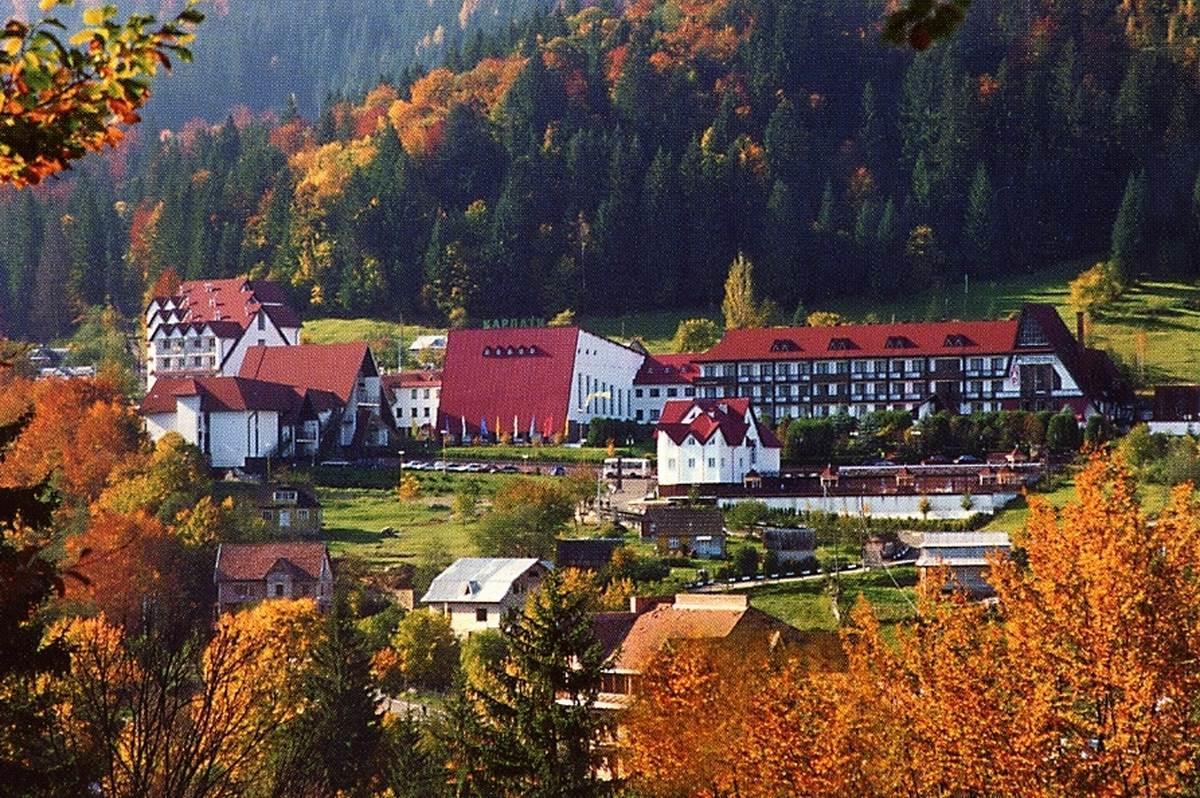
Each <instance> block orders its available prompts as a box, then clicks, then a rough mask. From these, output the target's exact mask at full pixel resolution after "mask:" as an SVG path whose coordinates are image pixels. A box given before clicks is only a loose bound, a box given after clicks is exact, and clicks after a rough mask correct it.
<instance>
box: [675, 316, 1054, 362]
mask: <svg viewBox="0 0 1200 798" xmlns="http://www.w3.org/2000/svg"><path fill="white" fill-rule="evenodd" d="M1051 310H1053V309H1051ZM1016 338H1017V321H1016V320H1015V319H1011V320H1006V321H939V322H909V323H902V324H844V325H838V326H834V327H758V328H754V329H749V330H728V331H726V333H725V335H724V337H722V338H721V340H720V341H719V342H718V343H717V344H716V346H714V347H713V348H712V349H710V350H708V351H707V352H705V353H703V354H700V355H696V356H695V357H694V358H693V359H694V360H695V362H697V363H716V362H729V361H739V360H797V359H813V360H819V359H842V358H847V357H854V358H862V357H930V356H937V355H946V356H955V357H962V356H963V355H971V354H979V355H987V354H1003V353H1006V352H1010V351H1012V349H1013V347H1014V344H1015V342H1016Z"/></svg>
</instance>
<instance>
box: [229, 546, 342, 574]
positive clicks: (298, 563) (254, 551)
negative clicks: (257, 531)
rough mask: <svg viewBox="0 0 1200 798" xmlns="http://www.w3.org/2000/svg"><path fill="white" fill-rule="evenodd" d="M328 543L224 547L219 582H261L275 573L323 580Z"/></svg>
mask: <svg viewBox="0 0 1200 798" xmlns="http://www.w3.org/2000/svg"><path fill="white" fill-rule="evenodd" d="M328 559H329V550H328V549H326V548H325V544H324V543H222V544H221V545H220V546H219V547H218V548H217V566H216V573H215V580H216V581H217V582H225V581H234V582H257V581H259V580H262V579H266V578H267V574H269V573H270V572H271V571H275V570H287V571H290V572H291V573H292V574H293V575H294V576H300V577H302V578H306V579H314V580H315V579H319V578H320V576H321V568H322V566H323V565H325V564H326V563H327V562H328Z"/></svg>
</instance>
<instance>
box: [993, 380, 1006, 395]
mask: <svg viewBox="0 0 1200 798" xmlns="http://www.w3.org/2000/svg"><path fill="white" fill-rule="evenodd" d="M1003 390H1004V382H1003V381H1002V380H992V393H993V394H997V393H1000V392H1001V391H1003Z"/></svg>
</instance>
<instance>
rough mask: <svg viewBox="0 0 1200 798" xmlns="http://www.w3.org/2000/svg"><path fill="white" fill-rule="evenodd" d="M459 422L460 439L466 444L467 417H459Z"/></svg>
mask: <svg viewBox="0 0 1200 798" xmlns="http://www.w3.org/2000/svg"><path fill="white" fill-rule="evenodd" d="M459 420H460V421H462V439H463V443H466V442H467V417H466V416H461V417H460V418H459Z"/></svg>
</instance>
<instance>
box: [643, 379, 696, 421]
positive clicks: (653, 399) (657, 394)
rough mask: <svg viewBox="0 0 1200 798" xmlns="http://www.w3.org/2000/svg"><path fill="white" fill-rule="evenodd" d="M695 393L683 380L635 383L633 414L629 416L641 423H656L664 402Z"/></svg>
mask: <svg viewBox="0 0 1200 798" xmlns="http://www.w3.org/2000/svg"><path fill="white" fill-rule="evenodd" d="M638 391H641V392H642V395H641V396H638V395H637V393H638ZM695 395H696V390H695V388H693V387H692V386H691V385H690V384H688V383H685V382H681V383H677V384H673V385H635V386H633V406H632V409H633V415H632V416H630V418H632V419H633V420H634V421H639V422H641V423H643V424H656V423H658V417H659V415H660V414H661V413H662V407H663V404H664V403H665V402H667V401H669V400H671V399H691V398H692V397H694V396H695ZM638 411H641V414H642V415H641V418H638Z"/></svg>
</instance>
